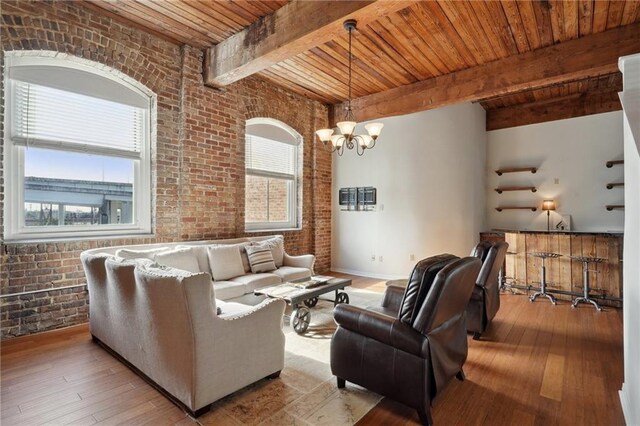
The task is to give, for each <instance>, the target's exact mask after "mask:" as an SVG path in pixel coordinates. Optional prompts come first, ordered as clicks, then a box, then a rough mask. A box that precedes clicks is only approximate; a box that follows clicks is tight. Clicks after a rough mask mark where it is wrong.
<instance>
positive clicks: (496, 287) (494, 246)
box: [467, 241, 509, 340]
mask: <svg viewBox="0 0 640 426" xmlns="http://www.w3.org/2000/svg"><path fill="white" fill-rule="evenodd" d="M508 248H509V244H507V243H506V242H504V241H501V242H497V243H492V242H490V241H481V242H480V243H478V244H477V245H476V246H475V248H474V249H473V251H472V252H471V256H473V257H477V258H478V259H480V260H481V261H482V268H481V269H480V273H479V274H478V277H477V279H476V285H475V286H474V287H473V292H472V293H471V300H469V305H468V306H467V330H468V331H469V332H472V333H473V338H474V340H479V339H480V336H481V335H482V333H484V332H485V330H486V329H487V327H488V326H489V324H490V323H491V320H492V319H493V317H495V316H496V313H497V312H498V310H499V309H500V283H499V282H498V275H499V273H500V269H501V268H502V264H503V263H504V258H505V255H506V254H507V249H508Z"/></svg>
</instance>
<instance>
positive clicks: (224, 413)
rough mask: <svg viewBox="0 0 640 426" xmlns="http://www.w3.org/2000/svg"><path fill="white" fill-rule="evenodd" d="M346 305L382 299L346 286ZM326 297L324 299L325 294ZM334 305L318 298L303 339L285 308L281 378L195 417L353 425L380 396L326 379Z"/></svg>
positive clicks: (206, 420) (258, 422) (209, 420)
mask: <svg viewBox="0 0 640 426" xmlns="http://www.w3.org/2000/svg"><path fill="white" fill-rule="evenodd" d="M346 291H347V293H348V294H349V299H350V303H351V304H352V305H355V306H361V307H366V306H371V305H375V304H379V303H380V299H381V298H382V295H381V294H380V293H374V292H370V291H367V290H362V289H354V288H347V289H346ZM328 296H329V295H328ZM332 311H333V302H330V301H324V300H322V299H320V301H319V302H318V304H317V305H316V306H315V307H314V308H312V309H311V324H310V326H309V329H308V330H307V331H306V332H305V333H304V334H302V335H298V334H296V333H295V332H294V331H293V330H292V329H291V327H290V326H289V324H288V322H289V321H288V319H289V317H288V315H289V314H290V313H291V309H290V308H287V312H286V314H287V316H286V317H285V325H284V332H285V335H286V354H285V366H284V370H282V374H281V375H280V378H278V379H275V380H261V381H259V382H258V383H254V384H253V385H251V386H248V387H246V388H244V389H242V390H240V391H238V392H236V393H234V394H233V395H230V396H228V397H226V398H224V399H222V400H220V401H218V402H217V403H216V404H214V406H213V407H212V408H211V411H209V413H207V414H205V415H203V416H201V417H199V418H198V420H197V421H198V422H199V423H200V424H203V425H213V424H215V425H238V426H239V425H243V426H244V425H332V426H340V425H345V426H346V425H353V424H355V423H356V422H357V421H358V420H360V419H361V418H362V417H363V416H364V415H365V414H366V413H367V412H368V411H369V410H371V409H372V408H373V407H374V406H375V405H376V404H377V403H378V402H379V401H380V400H381V399H382V397H381V396H380V395H378V394H375V393H373V392H370V391H368V390H366V389H363V388H361V387H359V386H356V385H354V384H351V383H347V387H346V388H345V389H338V388H337V386H336V380H335V378H334V377H333V376H332V375H331V368H330V366H329V350H330V343H331V336H332V335H333V332H334V331H335V328H336V325H335V323H334V321H333V314H332Z"/></svg>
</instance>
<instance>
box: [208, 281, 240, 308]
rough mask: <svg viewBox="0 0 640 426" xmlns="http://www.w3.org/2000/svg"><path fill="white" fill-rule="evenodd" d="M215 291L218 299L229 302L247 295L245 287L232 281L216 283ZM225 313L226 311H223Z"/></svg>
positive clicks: (214, 284)
mask: <svg viewBox="0 0 640 426" xmlns="http://www.w3.org/2000/svg"><path fill="white" fill-rule="evenodd" d="M213 291H214V294H215V298H216V299H220V300H228V299H234V298H236V297H240V296H242V295H243V294H245V292H246V290H245V285H244V284H243V283H239V282H232V281H214V282H213ZM222 312H223V313H224V309H223V311H222Z"/></svg>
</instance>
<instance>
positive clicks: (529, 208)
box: [496, 206, 538, 212]
mask: <svg viewBox="0 0 640 426" xmlns="http://www.w3.org/2000/svg"><path fill="white" fill-rule="evenodd" d="M496 210H498V211H499V212H501V211H502V210H531V211H532V212H535V211H536V210H538V208H537V207H515V206H505V207H496Z"/></svg>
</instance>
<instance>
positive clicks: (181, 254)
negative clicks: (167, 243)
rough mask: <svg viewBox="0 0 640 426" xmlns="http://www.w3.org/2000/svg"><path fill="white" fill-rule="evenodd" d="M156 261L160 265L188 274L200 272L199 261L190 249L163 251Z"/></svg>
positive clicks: (156, 257)
mask: <svg viewBox="0 0 640 426" xmlns="http://www.w3.org/2000/svg"><path fill="white" fill-rule="evenodd" d="M154 260H155V261H156V262H157V263H158V264H160V265H164V266H170V267H172V268H176V269H181V270H183V271H187V272H193V273H198V272H200V265H198V259H197V258H196V255H195V253H194V252H193V250H191V249H190V248H181V249H175V250H168V251H163V252H161V253H157V254H156V255H155V257H154Z"/></svg>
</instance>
